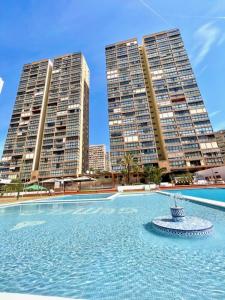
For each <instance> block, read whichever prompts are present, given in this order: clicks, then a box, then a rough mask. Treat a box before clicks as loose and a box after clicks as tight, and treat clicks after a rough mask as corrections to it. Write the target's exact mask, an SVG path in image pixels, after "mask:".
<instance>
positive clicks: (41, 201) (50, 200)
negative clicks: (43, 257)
mask: <svg viewBox="0 0 225 300" xmlns="http://www.w3.org/2000/svg"><path fill="white" fill-rule="evenodd" d="M97 194H98V195H101V194H102V195H106V194H107V193H97ZM97 194H96V195H97ZM109 194H111V193H109ZM82 195H84V194H82ZM88 195H91V194H88ZM120 195H121V193H119V192H117V193H114V194H113V195H111V196H109V197H107V198H96V199H94V198H93V199H91V198H83V199H77V200H74V201H73V200H68V201H67V200H65V199H62V200H60V199H57V198H60V197H62V195H61V196H56V197H52V198H44V199H43V198H39V199H31V200H27V201H18V202H13V203H0V208H6V207H10V206H18V205H21V204H22V205H29V204H33V203H34V204H48V203H49V204H59V203H65V204H66V203H67V204H68V203H87V202H102V201H109V200H111V201H112V200H114V199H115V198H117V197H118V196H120ZM65 196H73V195H65ZM75 196H78V195H75ZM63 197H64V196H63ZM0 300H1V298H0Z"/></svg>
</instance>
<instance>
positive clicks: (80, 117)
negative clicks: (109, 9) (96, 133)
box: [0, 53, 89, 180]
mask: <svg viewBox="0 0 225 300" xmlns="http://www.w3.org/2000/svg"><path fill="white" fill-rule="evenodd" d="M88 107H89V70H88V67H87V64H86V62H85V59H84V57H83V55H82V54H80V53H75V54H70V55H65V56H62V57H58V58H55V59H54V60H53V62H51V61H50V60H41V61H39V62H33V63H30V64H26V65H24V67H23V71H22V75H21V79H20V83H19V88H18V92H17V97H16V102H15V105H14V109H13V114H12V118H11V122H10V126H9V129H8V135H7V138H6V142H5V147H4V151H3V156H2V161H1V166H0V177H2V178H10V179H13V178H17V177H19V178H21V179H23V180H29V179H36V178H49V177H53V176H54V177H57V176H59V177H64V176H68V175H69V176H72V175H74V176H76V175H78V174H80V173H82V171H83V170H86V169H87V165H86V164H87V162H88V156H87V155H88Z"/></svg>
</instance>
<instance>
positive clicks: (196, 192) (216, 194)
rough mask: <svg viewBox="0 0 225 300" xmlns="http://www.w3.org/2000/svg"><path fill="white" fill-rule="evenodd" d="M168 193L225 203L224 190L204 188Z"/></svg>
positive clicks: (169, 191) (170, 191)
mask: <svg viewBox="0 0 225 300" xmlns="http://www.w3.org/2000/svg"><path fill="white" fill-rule="evenodd" d="M166 192H168V193H180V194H182V195H185V196H191V197H198V198H204V199H210V200H217V201H221V202H225V189H224V188H204V189H186V190H183V189H180V190H167V191H166Z"/></svg>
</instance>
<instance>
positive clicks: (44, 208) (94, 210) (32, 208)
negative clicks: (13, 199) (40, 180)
mask: <svg viewBox="0 0 225 300" xmlns="http://www.w3.org/2000/svg"><path fill="white" fill-rule="evenodd" d="M87 205H88V207H87ZM137 212H138V210H137V209H136V208H132V207H121V208H107V207H102V206H96V207H90V204H89V203H79V204H78V203H35V204H34V203H29V204H28V203H26V204H20V205H13V206H8V207H3V208H0V217H1V216H5V215H10V214H15V215H20V216H30V215H40V214H45V215H66V214H73V215H91V214H104V215H111V214H134V213H137Z"/></svg>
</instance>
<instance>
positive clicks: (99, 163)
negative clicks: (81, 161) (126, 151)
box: [89, 145, 106, 171]
mask: <svg viewBox="0 0 225 300" xmlns="http://www.w3.org/2000/svg"><path fill="white" fill-rule="evenodd" d="M89 170H90V171H91V170H94V171H106V147H105V145H90V146H89Z"/></svg>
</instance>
